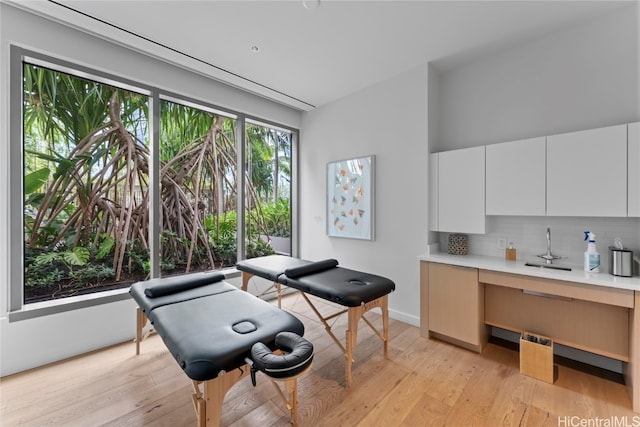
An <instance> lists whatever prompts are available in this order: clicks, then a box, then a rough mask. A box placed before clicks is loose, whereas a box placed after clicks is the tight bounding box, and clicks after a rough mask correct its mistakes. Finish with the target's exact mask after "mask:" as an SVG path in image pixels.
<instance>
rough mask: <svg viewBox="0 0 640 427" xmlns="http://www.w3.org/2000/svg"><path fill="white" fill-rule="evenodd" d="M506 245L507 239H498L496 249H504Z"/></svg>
mask: <svg viewBox="0 0 640 427" xmlns="http://www.w3.org/2000/svg"><path fill="white" fill-rule="evenodd" d="M506 247H507V239H504V238H500V239H498V249H505V248H506Z"/></svg>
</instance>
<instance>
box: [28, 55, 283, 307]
mask: <svg viewBox="0 0 640 427" xmlns="http://www.w3.org/2000/svg"><path fill="white" fill-rule="evenodd" d="M23 73H24V77H23V102H24V105H23V109H24V110H23V124H24V125H23V139H24V147H23V148H24V149H23V158H24V221H23V224H24V302H25V303H30V302H35V301H42V300H48V299H53V298H62V297H66V296H71V295H78V294H84V293H91V292H96V291H101V290H108V289H115V288H119V287H126V286H128V285H130V284H131V283H133V282H135V281H137V280H141V279H144V278H148V277H149V275H150V272H151V263H152V262H153V261H152V259H151V255H150V253H151V252H150V245H149V242H150V236H149V233H150V230H151V229H153V227H150V226H149V221H150V217H152V216H150V209H151V204H150V194H151V192H152V190H153V188H154V186H157V187H158V188H159V193H160V200H159V202H158V204H157V205H158V214H157V215H156V216H153V217H154V218H157V221H158V222H159V225H160V226H159V230H160V236H157V237H158V239H159V242H160V245H159V248H160V256H159V259H158V262H159V264H160V271H161V275H171V274H180V273H186V272H191V271H199V270H211V269H220V268H225V267H231V266H233V265H234V264H235V263H236V261H237V252H238V250H237V247H238V246H237V241H236V240H237V238H236V236H237V221H236V218H237V216H236V210H237V206H238V203H237V182H238V174H239V170H240V169H239V167H238V163H237V159H238V157H239V155H238V153H237V147H238V145H237V144H236V135H237V133H236V127H237V119H234V118H232V115H231V114H230V115H228V116H227V115H224V114H221V113H219V112H215V113H214V112H212V110H208V109H205V108H202V109H198V108H195V107H192V106H185V105H182V104H179V103H176V102H170V101H166V100H162V101H160V111H159V123H160V130H159V135H160V141H159V147H160V149H159V153H158V156H159V165H160V167H159V174H158V175H159V182H158V183H154V182H151V181H150V174H149V170H150V165H151V164H152V154H151V150H150V149H149V147H150V146H151V145H152V144H151V142H150V138H151V137H150V131H149V123H150V122H151V117H149V111H150V109H149V105H150V103H151V98H150V97H149V96H147V95H142V94H139V93H135V92H133V91H128V90H123V89H121V88H117V87H114V86H110V85H107V84H103V83H98V82H95V81H90V80H86V79H82V78H78V77H75V76H72V75H70V74H66V73H63V72H59V71H54V70H51V69H47V68H44V67H41V66H36V65H31V64H28V63H26V62H25V63H24V64H23ZM246 129H247V133H246V139H247V143H246V145H245V147H246V148H245V149H246V152H247V153H248V154H247V155H246V157H247V159H250V162H249V163H248V165H247V168H248V172H247V177H250V178H247V179H246V180H245V193H246V199H247V200H246V206H247V209H246V211H245V212H247V222H246V225H247V227H246V230H245V233H244V235H245V238H246V241H245V248H246V250H245V253H244V254H243V256H246V257H252V256H259V255H264V254H270V253H274V249H273V248H272V247H271V245H270V243H271V240H272V239H271V237H270V236H271V235H273V236H276V235H278V236H280V235H282V236H285V237H290V235H291V234H290V233H291V230H290V220H289V218H290V200H291V198H290V191H289V190H288V189H289V188H290V177H291V170H290V157H291V155H290V153H291V134H290V133H288V132H284V131H275V130H273V129H270V128H268V127H264V126H258V125H253V124H249V125H247V127H246ZM274 137H275V139H274ZM287 144H288V145H287ZM254 171H256V172H255V174H254ZM270 174H271V175H270ZM289 247H290V246H289Z"/></svg>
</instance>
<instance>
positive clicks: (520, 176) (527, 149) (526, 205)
mask: <svg viewBox="0 0 640 427" xmlns="http://www.w3.org/2000/svg"><path fill="white" fill-rule="evenodd" d="M486 150H487V152H486V156H487V165H486V167H487V188H486V193H487V194H486V197H487V200H486V203H487V206H486V213H487V215H531V216H544V215H545V213H546V211H545V206H546V201H545V200H546V199H545V196H546V194H545V191H546V189H545V183H546V173H545V162H546V138H545V137H540V138H530V139H523V140H519V141H512V142H505V143H501V144H493V145H487V147H486Z"/></svg>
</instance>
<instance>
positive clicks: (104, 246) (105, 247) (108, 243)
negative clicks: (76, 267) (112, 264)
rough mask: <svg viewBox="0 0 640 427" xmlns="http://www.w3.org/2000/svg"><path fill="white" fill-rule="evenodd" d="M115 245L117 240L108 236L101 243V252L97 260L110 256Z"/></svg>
mask: <svg viewBox="0 0 640 427" xmlns="http://www.w3.org/2000/svg"><path fill="white" fill-rule="evenodd" d="M105 236H106V235H105ZM115 244H116V239H114V238H113V237H112V236H106V237H105V239H104V240H103V241H102V242H101V243H100V250H99V251H98V253H97V254H96V259H103V258H104V257H106V256H107V255H109V254H110V253H111V251H112V250H113V247H114V246H115Z"/></svg>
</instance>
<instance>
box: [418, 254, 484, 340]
mask: <svg viewBox="0 0 640 427" xmlns="http://www.w3.org/2000/svg"><path fill="white" fill-rule="evenodd" d="M427 270H428V272H427V273H426V274H427V277H426V280H427V283H426V288H427V289H426V292H427V293H428V296H427V302H428V326H427V328H426V329H427V331H428V332H427V333H428V335H429V336H434V337H437V338H440V339H443V340H447V341H453V342H454V343H456V344H459V345H461V346H464V347H467V348H469V349H472V350H475V351H478V352H480V351H482V348H483V347H484V345H485V344H486V343H487V337H488V333H487V328H486V327H485V326H484V287H483V285H481V284H480V283H478V269H476V268H467V267H458V266H454V265H447V264H438V263H428V266H427Z"/></svg>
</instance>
